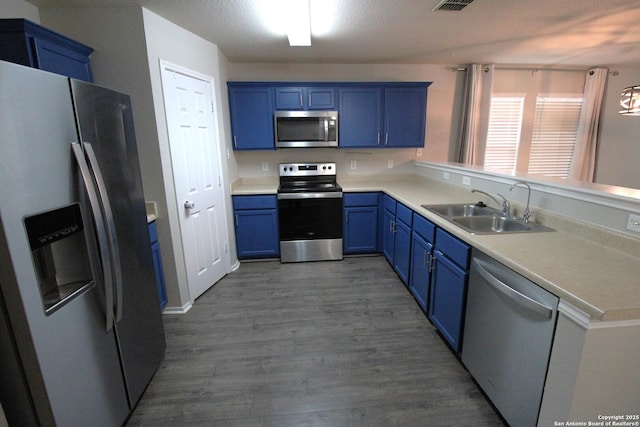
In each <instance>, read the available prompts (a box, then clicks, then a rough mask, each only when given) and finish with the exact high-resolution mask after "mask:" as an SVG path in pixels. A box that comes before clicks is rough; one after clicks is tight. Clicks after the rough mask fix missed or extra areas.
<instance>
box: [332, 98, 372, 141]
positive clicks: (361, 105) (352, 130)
mask: <svg viewBox="0 0 640 427" xmlns="http://www.w3.org/2000/svg"><path fill="white" fill-rule="evenodd" d="M338 98H339V99H338V102H339V104H340V110H339V111H340V119H339V138H340V142H339V145H340V147H379V146H380V138H381V132H382V89H381V88H341V89H340V90H339V91H338Z"/></svg>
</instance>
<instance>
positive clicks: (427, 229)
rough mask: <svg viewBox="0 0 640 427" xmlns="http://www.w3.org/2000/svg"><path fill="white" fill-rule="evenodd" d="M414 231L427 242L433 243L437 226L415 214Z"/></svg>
mask: <svg viewBox="0 0 640 427" xmlns="http://www.w3.org/2000/svg"><path fill="white" fill-rule="evenodd" d="M413 231H414V232H415V233H417V234H418V236H420V237H422V238H423V239H424V240H426V241H427V242H433V239H434V237H435V235H436V226H435V224H433V223H432V222H431V221H429V220H428V219H426V218H425V217H423V216H421V215H419V214H417V213H415V212H414V213H413Z"/></svg>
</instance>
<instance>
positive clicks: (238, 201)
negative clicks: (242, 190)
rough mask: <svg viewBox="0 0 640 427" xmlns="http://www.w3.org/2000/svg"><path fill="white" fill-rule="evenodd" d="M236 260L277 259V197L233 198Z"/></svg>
mask: <svg viewBox="0 0 640 427" xmlns="http://www.w3.org/2000/svg"><path fill="white" fill-rule="evenodd" d="M233 211H234V217H235V230H236V247H237V250H238V259H255V258H274V257H279V256H280V236H279V231H278V209H277V199H276V196H271V195H265V196H233Z"/></svg>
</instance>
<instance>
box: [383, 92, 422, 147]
mask: <svg viewBox="0 0 640 427" xmlns="http://www.w3.org/2000/svg"><path fill="white" fill-rule="evenodd" d="M426 108H427V88H426V87H418V88H387V89H385V92H384V117H385V122H384V128H385V136H384V145H385V147H424V132H425V120H426Z"/></svg>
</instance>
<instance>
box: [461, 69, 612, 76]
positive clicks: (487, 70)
mask: <svg viewBox="0 0 640 427" xmlns="http://www.w3.org/2000/svg"><path fill="white" fill-rule="evenodd" d="M449 68H450V70H451V71H467V67H449ZM495 69H496V70H522V71H589V70H590V69H591V68H588V69H586V70H581V69H576V68H540V67H537V68H533V67H531V68H528V67H495ZM482 71H484V72H485V73H487V72H489V68H488V67H487V68H483V69H482ZM609 74H611V75H612V76H617V75H618V74H620V73H618V72H617V71H609Z"/></svg>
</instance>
